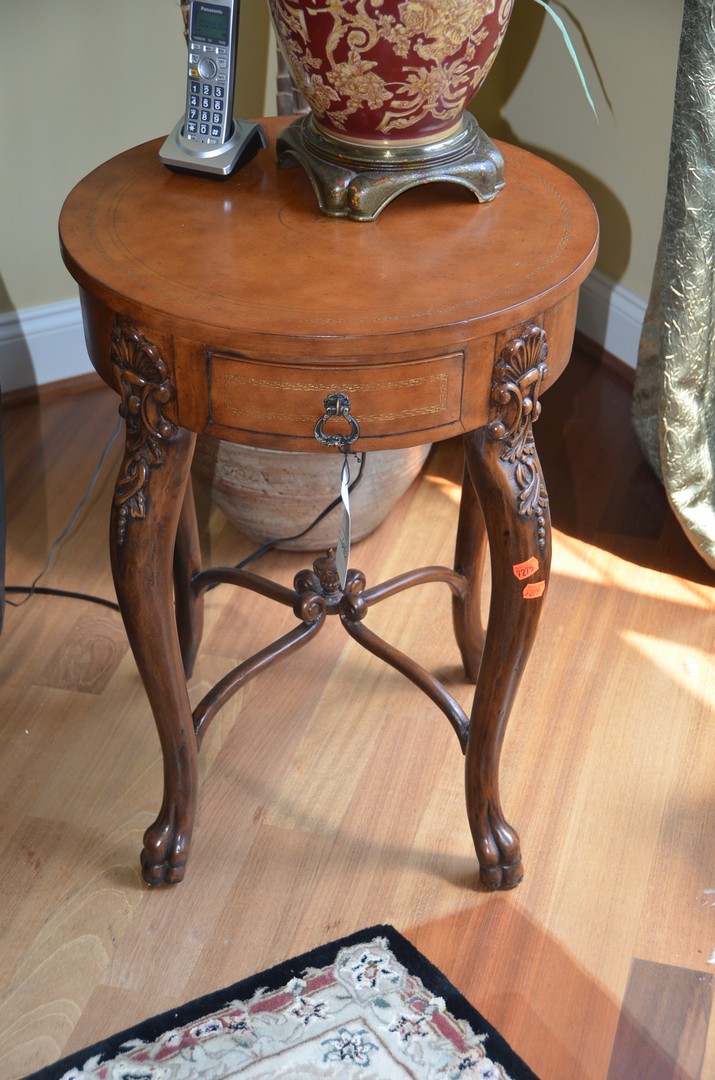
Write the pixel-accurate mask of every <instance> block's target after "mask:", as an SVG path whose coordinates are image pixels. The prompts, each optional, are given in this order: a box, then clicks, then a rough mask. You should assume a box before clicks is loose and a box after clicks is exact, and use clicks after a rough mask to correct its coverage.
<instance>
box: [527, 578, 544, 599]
mask: <svg viewBox="0 0 715 1080" xmlns="http://www.w3.org/2000/svg"><path fill="white" fill-rule="evenodd" d="M545 591H546V582H545V581H532V582H531V583H530V584H529V585H525V586H524V589H523V591H522V594H521V595H522V596H523V597H524V599H525V600H536V599H537V598H538V597H539V596H543V595H544V592H545Z"/></svg>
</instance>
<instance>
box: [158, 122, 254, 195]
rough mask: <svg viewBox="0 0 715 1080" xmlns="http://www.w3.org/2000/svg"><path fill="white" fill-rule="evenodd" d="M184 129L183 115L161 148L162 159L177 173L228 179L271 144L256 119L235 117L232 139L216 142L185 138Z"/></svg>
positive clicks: (160, 156) (160, 155) (230, 137)
mask: <svg viewBox="0 0 715 1080" xmlns="http://www.w3.org/2000/svg"><path fill="white" fill-rule="evenodd" d="M183 130H184V118H183V116H182V118H181V119H180V120H179V122H178V123H177V125H176V127H175V128H174V130H173V131H172V132H171V134H170V135H168V136H167V138H166V140H165V141H164V144H163V145H162V147H161V150H160V151H159V158H160V160H161V161H162V162H163V164H164V165H166V167H167V169H171V170H172V171H173V172H185V173H194V174H195V175H199V176H213V177H215V178H217V179H219V180H225V179H226V178H227V177H228V176H230V175H231V173H232V172H233V171H234V169H235V168H236V167H237V166H238V167H240V166H241V165H245V164H246V163H247V162H248V161H250V160H251V158H253V157H254V156H255V155H256V154H257V153H258V151H259V150H263V149H265V147H266V146H267V145H268V141H267V139H266V133H265V131H264V130H263V126H262V125H261V124H257V123H255V122H254V121H252V120H237V119H235V118H234V121H233V128H232V130H231V135H230V136H229V138H228V139H227V140H226V142H225V143H217V144H215V145H207V144H206V143H200V142H193V141H192V140H190V139H185V138H184V136H183Z"/></svg>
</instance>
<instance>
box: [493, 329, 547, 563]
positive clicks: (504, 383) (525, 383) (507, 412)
mask: <svg viewBox="0 0 715 1080" xmlns="http://www.w3.org/2000/svg"><path fill="white" fill-rule="evenodd" d="M546 358H547V343H546V332H545V330H543V329H542V328H541V327H540V326H536V325H530V326H527V327H525V329H524V330H523V332H522V333H521V335H520V336H519V337H518V338H515V339H514V340H513V341H510V342H509V344H508V345H506V346H505V347H504V348H503V349H502V351H501V354H500V356H499V359H498V360H497V362H496V363H495V365H494V371H493V380H492V389H491V402H492V408H491V414H490V420H489V424H488V431H489V435H490V437H491V438H492V439H494V440H496V441H498V442H500V443H501V444H502V445H501V449H500V451H499V456H500V458H501V459H502V461H507V462H509V463H510V464H511V465H513V466H514V478H515V480H516V484H517V488H518V491H519V496H518V513H519V514H520V515H521V516H522V517H533V516H536V519H537V523H538V537H539V546H540V547H541V548H543V547H544V545H545V543H546V540H545V538H546V520H545V517H546V510H547V507H548V496H547V494H546V489H545V488H544V485H543V482H542V479H541V470H540V468H539V465H538V458H537V457H536V447H535V444H534V434H533V430H532V426H533V422H534V420H538V418H539V414H540V413H541V404H540V402H539V393H540V391H541V385H542V383H543V381H544V378H545V377H546V373H547V371H548V368H547V365H546Z"/></svg>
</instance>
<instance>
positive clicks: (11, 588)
mask: <svg viewBox="0 0 715 1080" xmlns="http://www.w3.org/2000/svg"><path fill="white" fill-rule="evenodd" d="M121 429H122V421H121V419H120V421H119V423H118V424H117V427H116V429H115V431H114V432H113V433H112V435H111V436H110V438H109V440H108V441H107V444H106V446H105V447H104V450H103V451H102V454H101V456H100V459H99V462H98V464H97V468H96V469H95V470H94V474H93V475H92V477H91V479H90V481H89V484H88V485H87V490H86V491H85V493H84V495H83V496H82V498H81V499H80V501H79V503H78V504H77V507H76V509H75V511H74V513H73V514H72V516H71V518H70V520H69V521H68V523H67V524H66V525H65V527H64V529H63V530H62V532H61V533H60V535H59V536H58V537H57V539H56V540H55V541H54V542H53V544H52V547H51V548H50V553H49V555H48V556H47V560H46V562H45V565H44V566H43V568H42V570H41V571H40V573H39V574H38V575H37V577H36V578H35V580H34V581H33V582H32V584H31V585H6V586H5V594H6V595H5V603H6V604H9V605H10V606H11V607H22V605H23V604H26V603H27V601H28V600H29V599H30V597H32V596H35V595H37V596H62V597H65V598H69V599H71V600H84V601H87V602H88V603H92V604H100V605H101V606H102V607H107V608H110V609H111V610H112V611H119V604H118V603H117V602H116V601H115V600H105V599H104V597H101V596H92V595H90V594H88V593H81V592H73V591H72V590H68V589H53V588H48V587H47V586H38V584H37V583H38V581H39V580H40V578H42V577H44V576H45V574H46V573H47V571H48V570H49V568H50V565H51V563H52V560H53V559H54V557H55V555H56V554H57V550H58V548H59V546H60V544H61V543H62V542H63V540H65V539H66V538H67V536H69V534H70V532H71V531H72V529H73V528H74V526H75V524H76V523H77V519H78V517H79V515H80V513H81V511H82V508H83V507H84V506H85V504H86V502H87V500H88V499H89V497H90V495H91V494H92V491H93V490H94V487H95V485H96V483H97V480H98V479H99V476H100V473H101V471H102V468H103V466H104V462H105V461H106V459H107V454H108V453H109V451H110V448H111V446H112V443H113V442H114V441H115V439H116V438H117V436H118V434H119V432H120V431H121ZM351 453H352V452H351ZM346 456H347V455H346ZM352 456H354V457H356V458H358V473H357V476H356V477H355V479H354V480H351V482H350V484H349V486H348V491H349V492H350V493H351V494H352V492H353V490H354V488H356V487H357V485H358V484H359V483H360V480H361V479H362V475H363V472H364V471H365V458H366V456H367V455H366V454H364V453H362V454H354V455H352ZM341 501H342V497H341V496H340V495H338V496H337V498H335V499H333V501H332V502H331V503H329V504H328V506H326V507H325V508H324V509H323V510H321V511H320V513H319V514H318V516H317V517H316V518H314V519H313V521H311V523H310V525H308V526H307V528H305V529H303V530H302V532H299V533H296V534H295V536H281V537H276V538H275V539H274V540H266V541H265V542H264V543H263V544H261V545H260V547H257V548H256V549H255V550H254V551H252V552H250V554H248V555H246V556H245V558H243V559H241V561H240V562H238V563H236V565H235V567H234V569H235V570H243V568H244V567H246V566H248V565H249V563H252V562H255V560H256V559H260V558H261V557H262V556H263V555H267V554H268V552H269V551H272V550H273V548H275V547H278V545H279V544H287V543H290V542H291V541H293V540H300V539H301V538H302V537H304V536H307V535H308V533H310V532H311V531H312V530H313V529H314V528H315V527H316V526H317V525H319V524H320V522H321V521H322V520H323V519H324V518H326V517H327V516H328V514H329V513H331V511H333V510H334V509H335V507H336V506H339V505H340V503H341ZM218 584H220V583H219V582H217V583H216V584H215V585H212V586H210V588H211V589H215V588H217V586H218ZM8 593H13V594H23V595H24V596H25V599H24V600H20V601H19V602H16V601H14V600H9V599H8V596H7V594H8Z"/></svg>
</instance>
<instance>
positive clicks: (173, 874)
mask: <svg viewBox="0 0 715 1080" xmlns="http://www.w3.org/2000/svg"><path fill="white" fill-rule="evenodd" d="M112 361H113V367H114V373H115V378H116V380H117V385H118V388H119V391H120V395H121V398H122V404H121V406H120V411H121V413H122V415H123V416H124V418H125V420H126V429H127V430H126V449H125V453H124V459H123V461H122V465H121V467H120V471H119V476H118V478H117V483H116V488H115V492H114V502H113V507H112V516H111V532H110V551H111V560H112V573H113V575H114V584H115V588H116V591H117V598H118V600H119V606H120V609H121V613H122V618H123V620H124V625H125V628H126V632H127V637H128V639H129V644H130V645H131V648H132V652H133V653H134V657H135V659H136V663H137V667H138V669H139V673H140V675H141V678H142V681H143V683H144V687H145V690H146V693H147V697H148V698H149V703H150V705H151V709H152V712H153V714H154V720H155V722H156V726H157V731H158V733H159V740H160V742H161V749H162V755H163V761H164V798H163V802H162V806H161V810H160V812H159V816H158V817H157V819H156V821H155V822H154V824H153V825H151V826H150V827H149V829H147V831H146V833H145V836H144V849H143V852H142V871H143V875H144V878H145V880H146V881H147V882H149V883H150V884H159V883H161V882H172V883H173V882H177V881H181V879H182V878H183V876H184V869H185V865H186V859H187V856H188V851H189V845H190V841H191V833H192V829H193V823H194V817H195V811H196V799H197V787H198V752H197V746H196V738H195V735H194V730H193V723H192V718H191V708H190V705H189V698H188V693H187V690H186V680H185V678H184V666H183V662H182V655H181V649H180V646H179V637H178V633H177V623H176V615H175V610H174V588H173V565H174V551H175V544H176V540H177V529H178V525H179V519H180V516H181V513H182V505H184V498H185V491H186V486H187V483H188V481H189V470H190V467H191V459H192V456H193V449H194V442H195V438H196V437H195V435H193V434H191V433H190V432H187V431H185V430H183V429H181V428H179V427H177V426H176V425H175V424H173V423H172V422H170V421H169V420H167V419H166V418H165V416H164V414H163V407H164V406H165V405H166V404H167V403H168V402H169V401H170V400H171V398H172V396H173V391H172V387H171V384H170V381H169V378H168V370H167V365H166V364H165V362H164V361H163V359H162V358H161V355H160V353H159V350H158V349H157V348H156V347H155V346H153V345H151V344H150V343H149V342H148V341H146V339H144V338H143V337H142V336H141V334H139V333H138V332H137V331H136V330H133V329H132V328H131V327H118V328H117V329H115V330H114V331H113V333H112ZM183 531H184V533H185V532H186V531H187V530H186V527H184V530H183Z"/></svg>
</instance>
